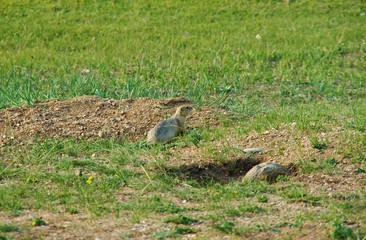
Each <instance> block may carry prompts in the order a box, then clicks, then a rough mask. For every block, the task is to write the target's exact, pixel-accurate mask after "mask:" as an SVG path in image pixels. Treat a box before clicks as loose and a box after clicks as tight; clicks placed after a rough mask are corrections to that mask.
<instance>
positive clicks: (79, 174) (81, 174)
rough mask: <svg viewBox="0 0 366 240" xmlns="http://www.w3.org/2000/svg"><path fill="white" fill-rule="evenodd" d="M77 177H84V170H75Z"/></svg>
mask: <svg viewBox="0 0 366 240" xmlns="http://www.w3.org/2000/svg"><path fill="white" fill-rule="evenodd" d="M75 175H76V176H79V177H81V176H83V170H82V169H76V170H75Z"/></svg>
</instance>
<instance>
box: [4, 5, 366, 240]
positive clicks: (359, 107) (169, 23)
mask: <svg viewBox="0 0 366 240" xmlns="http://www.w3.org/2000/svg"><path fill="white" fill-rule="evenodd" d="M365 12H366V6H365V4H364V3H363V2H362V1H354V0H346V1H340V0H339V1H337V0H333V1H325V0H324V1H310V0H298V1H293V2H292V3H291V4H285V3H284V2H283V1H275V0H272V1H270V0H263V1H168V0H167V1H148V0H144V1H102V0H99V1H96V0H95V1H91V0H90V1H60V0H59V1H57V0H55V1H43V0H34V1H25V0H24V1H6V0H0V80H1V81H0V109H2V108H7V107H12V106H21V105H25V104H33V103H34V101H36V100H46V99H70V98H73V97H75V96H80V95H85V94H87V95H98V96H101V97H109V98H115V99H124V98H130V97H133V98H137V97H152V98H166V97H175V96H185V97H188V98H190V99H192V100H193V101H195V102H196V103H197V104H198V105H202V104H212V105H215V106H223V107H225V108H227V109H228V110H230V112H231V114H230V116H227V117H224V116H223V117H222V121H223V123H224V124H223V125H224V126H225V127H228V128H230V127H232V126H234V125H235V126H239V128H236V130H235V134H237V135H244V134H246V133H247V132H249V131H250V130H252V129H254V130H257V131H263V130H266V129H271V128H272V127H275V128H278V127H279V126H280V125H281V124H283V123H291V122H294V121H296V122H298V123H299V124H297V126H296V127H297V128H299V129H300V130H302V131H308V132H309V134H310V135H311V134H316V133H317V132H319V130H320V129H321V130H322V131H327V130H328V131H331V129H333V128H334V127H341V128H344V129H348V130H354V131H357V133H358V134H356V135H354V136H348V138H347V140H348V142H347V144H345V145H344V148H345V149H346V148H347V149H348V150H347V151H346V150H345V152H347V154H350V155H349V156H348V157H349V158H351V161H352V162H354V163H356V164H358V166H359V167H360V168H359V169H360V171H365V170H366V169H365V165H364V162H365V157H366V155H365V152H366V137H365V131H366V113H365V109H366V73H365V69H366V64H365V63H366V56H365V52H366V44H365V40H366V31H365V30H366V29H365V22H366V16H365ZM84 69H88V70H90V73H88V74H83V70H84ZM248 120H250V121H248ZM314 123H315V124H314ZM200 134H202V135H207V136H208V137H207V138H208V139H210V137H209V135H210V134H216V135H217V136H216V137H218V138H220V137H219V136H222V138H223V139H224V138H225V136H227V135H230V134H232V131H231V132H230V131H229V130H227V129H226V128H222V129H219V130H217V132H216V133H212V132H210V130H208V129H200ZM190 137H191V136H187V137H186V138H185V139H190ZM183 140H184V139H183ZM184 141H185V140H184ZM340 141H341V140H340ZM203 145H204V144H203ZM203 147H205V146H203ZM206 147H207V146H206ZM22 149H23V151H22V152H12V151H10V150H6V149H3V153H2V155H0V156H1V157H2V158H3V159H5V160H9V161H7V162H11V163H10V164H5V163H0V173H1V174H0V179H1V181H3V182H11V181H14V182H16V183H17V184H9V183H7V184H4V185H3V187H1V189H0V210H2V211H5V212H8V213H9V214H10V215H18V214H21V211H23V210H25V209H32V210H37V209H47V210H49V211H51V212H57V211H60V209H62V211H66V212H69V213H72V214H77V213H79V212H87V213H92V214H94V215H96V216H106V215H108V214H110V213H112V214H114V215H115V216H117V217H118V216H120V214H121V215H122V214H123V212H124V211H131V213H132V217H131V219H130V221H131V222H133V223H136V222H140V221H141V220H143V219H146V218H148V217H152V216H155V214H163V213H164V214H165V213H166V214H170V215H172V216H169V218H167V219H165V220H164V221H165V223H166V224H167V223H170V222H178V223H180V222H188V223H187V225H189V224H190V223H192V222H194V221H193V220H192V219H191V220H189V218H188V220H187V217H186V218H184V216H183V215H179V216H177V214H186V213H187V212H188V213H189V214H191V211H193V212H195V211H198V212H199V213H209V214H208V215H205V217H197V218H199V221H204V222H209V223H212V226H213V228H215V229H217V230H219V231H221V232H224V233H234V234H237V235H243V236H244V235H245V234H246V233H248V232H251V231H252V232H253V231H254V232H255V231H259V230H258V229H262V230H263V231H268V229H271V228H272V229H273V228H276V227H278V226H277V225H266V226H261V228H258V229H251V228H240V227H238V226H235V227H234V225H233V224H234V223H233V222H235V220H233V218H234V219H235V217H237V216H243V215H245V214H248V213H252V212H256V213H257V212H260V213H262V214H265V213H266V212H268V211H269V214H270V212H271V211H270V209H268V208H270V206H267V208H266V207H261V206H262V205H261V203H265V202H266V198H267V200H268V198H270V196H273V195H276V196H281V197H282V198H283V199H285V200H286V201H288V202H293V201H298V202H307V203H309V204H314V205H317V206H323V207H327V206H330V207H329V209H330V211H329V212H327V213H326V214H322V215H321V216H318V215H316V214H315V213H307V214H303V215H301V214H300V215H299V216H297V217H296V221H295V220H294V222H291V221H292V220H291V221H290V222H287V223H283V224H284V225H283V226H289V225H291V226H295V227H299V228H300V227H301V222H302V221H305V220H308V221H314V219H315V220H316V221H319V222H326V223H329V224H330V225H329V226H328V229H331V232H330V233H329V234H328V236H332V237H334V238H337V236H338V237H339V236H343V235H341V234H346V236H352V234H354V233H353V232H352V231H351V232H349V231H348V230H347V229H348V228H346V227H345V226H344V222H346V220H345V219H351V220H352V221H355V222H357V223H358V222H360V221H361V222H362V219H365V215H364V212H365V211H364V210H365V201H364V200H362V199H365V192H364V190H362V189H360V190H359V193H358V194H356V195H352V196H351V195H350V196H342V198H341V199H343V200H339V199H335V198H334V199H333V198H331V197H329V196H325V195H324V196H323V195H322V196H314V195H312V194H311V193H309V191H308V189H307V188H306V187H305V186H303V185H302V184H301V183H291V182H290V183H288V182H286V181H285V182H284V186H283V185H281V184H279V186H278V187H277V186H276V187H273V186H272V187H270V186H268V185H267V184H265V183H256V184H249V183H238V182H233V183H230V184H221V183H205V184H203V185H200V184H199V183H197V182H194V181H189V180H179V176H170V175H166V174H165V173H164V171H161V172H159V171H158V172H157V173H152V172H149V174H150V175H148V177H146V176H145V174H144V172H141V171H137V170H136V169H135V168H140V166H145V165H143V164H144V163H143V162H141V161H140V160H139V156H140V155H144V154H145V155H150V156H153V157H154V158H155V159H157V160H156V162H154V163H147V165H146V166H145V167H146V168H147V169H148V170H149V168H150V167H157V168H160V169H164V168H163V166H165V165H169V164H168V163H167V159H168V154H170V153H169V151H168V150H167V149H166V148H164V147H163V146H157V147H153V148H149V147H147V146H145V145H144V144H143V143H140V142H138V143H129V142H127V143H126V142H125V143H120V142H115V141H113V140H105V141H100V142H94V143H86V142H74V141H72V140H68V139H65V140H64V141H54V140H49V141H46V142H35V143H32V144H30V145H27V146H23V147H22ZM137 152H138V153H139V154H137ZM158 153H163V155H164V156H165V157H164V158H163V159H159V157H158V156H159V155H158ZM93 154H97V155H98V156H100V157H99V158H98V161H96V160H95V159H94V158H92V155H93ZM62 156H66V157H62ZM49 164H51V167H49V168H47V166H49ZM309 164H310V163H306V164H303V165H300V168H302V169H303V171H304V172H308V171H313V170H314V169H324V168H327V167H328V168H329V166H330V167H332V166H331V165H329V164H331V163H328V162H321V163H320V164H323V165H322V166H321V167H319V168H309ZM310 165H311V164H310ZM134 167H135V168H134ZM45 168H46V169H48V170H47V171H45V170H44V169H45ZM75 168H81V169H83V170H84V171H85V172H87V175H84V176H82V177H79V176H76V175H75V174H74V171H75ZM309 169H310V170H309ZM140 170H141V169H140ZM318 171H321V170H318ZM90 176H93V179H91V180H90V182H91V183H87V181H88V179H89V177H90ZM50 181H51V182H52V183H51V184H47V185H45V186H46V187H43V186H44V184H45V183H48V182H50ZM177 183H179V184H188V185H191V186H193V188H188V189H187V188H184V189H183V188H176V187H175V186H176V185H177ZM124 186H128V187H130V188H131V189H133V190H134V191H136V193H135V195H134V197H135V198H134V199H132V200H131V201H127V202H125V203H120V202H119V203H116V202H115V194H116V193H118V191H120V189H121V188H122V187H124ZM172 189H173V190H172ZM146 192H148V193H149V196H148V197H146V196H143V193H146ZM235 192H236V193H235ZM160 193H171V194H172V195H174V197H176V198H179V199H187V200H190V201H194V202H196V203H197V204H198V205H199V206H200V207H198V210H197V209H196V210H194V209H193V210H192V209H187V208H184V207H182V206H178V205H176V204H175V203H174V202H173V201H172V200H171V199H169V198H161V197H159V196H160ZM259 193H260V194H262V195H258V194H259ZM255 196H257V198H255ZM258 196H259V197H258ZM243 198H250V199H252V198H253V199H255V201H254V202H253V204H252V205H251V204H249V205H246V204H244V203H243V204H242V205H240V206H236V207H234V206H231V205H230V204H228V203H232V202H233V201H238V200H240V199H243ZM135 199H138V201H136V200H135ZM227 202H228V203H227ZM350 203H351V205H350ZM219 212H224V213H222V214H221V213H219ZM340 213H341V214H340ZM189 214H188V215H189ZM222 219H225V220H222ZM157 221H158V220H157ZM286 224H287V225H286ZM331 224H333V225H331ZM283 226H282V227H283ZM0 227H1V228H2V229H5V230H4V231H3V232H6V230H7V229H17V227H16V226H13V227H12V226H8V225H1V226H0ZM1 228H0V229H1ZM16 231H17V230H16ZM187 231H188V232H189V231H193V232H194V231H195V229H194V228H189V229H185V228H182V227H181V228H178V227H177V228H174V230H169V231H168V230H167V231H165V230H164V231H163V230H162V231H157V232H156V233H155V234H154V235H152V237H155V238H164V237H172V236H176V235H177V234H178V235H179V234H181V233H185V232H187ZM365 232H366V229H365V228H363V229H361V230H359V232H358V233H357V234H359V236H361V237H362V236H364V235H365ZM347 234H348V235H347Z"/></svg>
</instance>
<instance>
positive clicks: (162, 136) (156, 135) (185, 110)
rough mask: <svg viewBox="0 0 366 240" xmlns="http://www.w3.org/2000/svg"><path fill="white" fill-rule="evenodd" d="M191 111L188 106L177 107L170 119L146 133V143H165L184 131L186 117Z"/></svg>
mask: <svg viewBox="0 0 366 240" xmlns="http://www.w3.org/2000/svg"><path fill="white" fill-rule="evenodd" d="M192 110H193V108H192V107H190V106H180V107H178V108H177V111H176V112H175V114H174V115H173V116H172V117H171V118H169V119H167V120H164V121H162V122H160V123H158V124H157V125H156V126H155V127H153V128H152V129H151V130H150V131H149V132H148V133H147V142H148V143H156V142H167V141H169V140H171V139H172V138H174V137H176V136H178V134H179V133H181V132H183V131H184V130H185V122H186V117H187V116H188V114H189V113H191V112H192Z"/></svg>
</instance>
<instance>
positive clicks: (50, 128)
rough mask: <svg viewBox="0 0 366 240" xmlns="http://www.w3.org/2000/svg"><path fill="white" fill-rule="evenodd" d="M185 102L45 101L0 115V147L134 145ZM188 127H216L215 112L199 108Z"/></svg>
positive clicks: (191, 117)
mask: <svg viewBox="0 0 366 240" xmlns="http://www.w3.org/2000/svg"><path fill="white" fill-rule="evenodd" d="M183 104H192V102H191V101H190V100H188V99H185V98H182V97H179V98H171V99H163V100H158V99H151V98H139V99H125V100H120V101H118V100H114V99H108V98H107V99H104V98H100V97H97V96H82V97H77V98H74V99H70V100H63V101H60V100H47V101H44V102H37V103H36V104H35V105H33V106H23V107H14V108H9V109H3V110H1V111H0V147H1V146H6V145H11V144H15V143H20V144H23V143H24V142H25V141H28V140H31V139H34V138H38V139H43V138H67V137H71V138H75V139H81V138H83V139H96V138H106V137H115V138H128V139H130V140H132V141H136V140H139V139H142V138H144V136H145V134H146V132H147V131H148V130H149V129H150V128H152V127H153V126H154V125H155V124H156V123H158V122H159V121H161V120H163V119H165V118H167V117H168V116H170V115H171V114H172V113H174V111H175V109H176V107H178V106H180V105H183ZM187 122H188V126H191V127H197V126H200V125H204V124H206V125H217V124H218V121H217V119H216V118H215V114H214V109H213V108H212V107H207V106H202V107H200V108H199V110H195V111H194V112H193V113H192V115H191V116H189V117H188V120H187Z"/></svg>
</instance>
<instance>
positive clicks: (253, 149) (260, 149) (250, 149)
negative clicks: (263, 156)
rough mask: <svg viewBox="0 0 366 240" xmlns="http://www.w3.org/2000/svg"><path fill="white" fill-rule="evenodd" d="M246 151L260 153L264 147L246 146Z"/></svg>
mask: <svg viewBox="0 0 366 240" xmlns="http://www.w3.org/2000/svg"><path fill="white" fill-rule="evenodd" d="M244 152H246V153H260V152H263V149H262V148H246V149H244Z"/></svg>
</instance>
